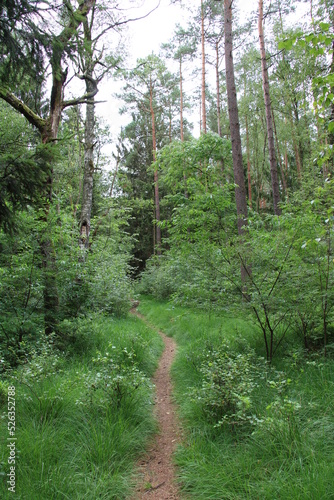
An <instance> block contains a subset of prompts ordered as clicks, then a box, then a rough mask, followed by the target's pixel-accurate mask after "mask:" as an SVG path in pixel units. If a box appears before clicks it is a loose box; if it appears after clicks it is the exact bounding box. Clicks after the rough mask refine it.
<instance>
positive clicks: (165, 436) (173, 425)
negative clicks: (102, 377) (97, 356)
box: [131, 309, 180, 500]
mask: <svg viewBox="0 0 334 500" xmlns="http://www.w3.org/2000/svg"><path fill="white" fill-rule="evenodd" d="M131 312H132V314H135V315H136V316H137V317H139V318H140V319H142V320H144V321H146V320H145V318H144V316H142V315H141V314H140V313H138V312H137V311H136V310H135V309H132V310H131ZM159 334H160V335H161V337H162V339H163V341H164V343H165V349H164V352H163V354H162V356H161V358H160V361H159V366H158V368H157V371H156V372H155V375H154V377H153V383H154V385H155V387H156V399H155V414H156V418H157V420H158V423H159V433H158V434H157V435H156V436H155V438H154V441H153V442H152V443H151V444H150V446H149V449H148V451H147V453H146V455H145V456H144V457H142V459H141V460H140V461H139V463H138V469H139V473H140V474H141V475H142V477H143V479H142V480H141V483H140V485H139V486H138V489H137V491H136V493H135V495H134V496H133V497H132V500H146V499H149V500H152V499H154V500H179V499H180V495H179V492H178V488H177V486H176V484H175V467H174V465H173V463H172V454H173V452H174V450H175V447H176V445H177V442H178V441H179V434H180V429H179V425H178V422H177V417H176V410H175V405H174V403H173V402H172V397H171V395H172V381H171V376H170V367H171V364H172V362H173V359H174V356H175V353H176V343H175V341H174V340H173V339H172V338H170V337H167V336H166V335H165V334H164V333H163V332H160V331H159Z"/></svg>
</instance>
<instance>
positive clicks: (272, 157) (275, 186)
mask: <svg viewBox="0 0 334 500" xmlns="http://www.w3.org/2000/svg"><path fill="white" fill-rule="evenodd" d="M262 22H263V0H259V19H258V29H259V40H260V54H261V68H262V81H263V92H264V102H265V109H266V122H267V133H268V149H269V163H270V173H271V185H272V191H273V204H274V213H275V214H276V215H280V214H281V209H280V206H279V203H280V193H279V182H278V173H277V162H276V153H275V142H274V131H273V123H272V116H271V100H270V91H269V77H268V68H267V60H266V50H265V45H264V35H263V24H262Z"/></svg>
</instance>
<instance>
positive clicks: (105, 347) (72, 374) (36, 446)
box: [0, 317, 163, 500]
mask: <svg viewBox="0 0 334 500" xmlns="http://www.w3.org/2000/svg"><path fill="white" fill-rule="evenodd" d="M81 321H82V323H81V324H80V334H79V335H78V338H77V339H76V340H74V338H72V339H71V340H70V345H69V348H68V349H67V351H65V352H62V351H60V350H59V346H58V347H57V348H56V347H55V346H54V345H53V344H52V342H51V343H50V341H44V342H41V344H40V346H39V347H38V348H36V352H35V353H32V356H31V360H30V363H29V364H27V365H23V366H21V367H20V368H19V369H17V370H16V371H15V372H12V373H8V374H7V378H6V379H5V380H4V381H3V383H2V386H1V391H2V392H5V393H6V387H8V386H9V385H15V387H16V433H15V436H16V438H17V441H16V464H15V466H16V497H17V498H21V499H24V500H30V499H31V500H39V499H40V500H42V499H43V500H44V499H46V498H50V499H51V498H54V499H56V498H57V499H58V498H59V499H62V498H70V499H80V500H81V499H85V498H87V499H92V498H101V499H103V498H104V499H108V500H109V499H117V500H119V499H122V498H123V499H124V498H127V497H128V496H129V495H130V493H131V491H132V487H133V465H134V462H135V460H136V458H137V457H138V454H139V453H140V452H142V451H143V450H144V449H145V445H146V443H147V439H148V437H149V436H150V435H151V434H152V432H154V430H155V422H154V420H153V417H152V411H151V409H152V406H151V405H152V392H153V390H152V389H153V388H152V385H151V382H150V377H151V376H152V374H153V372H154V369H155V367H156V364H157V359H158V357H159V355H160V354H161V351H162V348H163V345H162V341H161V339H160V337H159V336H158V335H157V334H156V333H155V332H154V331H152V330H151V329H150V328H148V327H147V326H145V325H144V324H143V323H142V322H140V321H139V320H138V319H136V318H131V317H129V318H126V319H114V318H110V317H102V318H100V319H97V318H94V321H88V320H81ZM69 326H70V325H67V327H69ZM72 334H73V332H71V335H72ZM79 344H80V348H78V349H76V348H75V347H74V346H75V345H76V347H78V345H79ZM64 346H65V343H64ZM2 400H3V398H1V402H2V403H3V404H2V407H1V412H2V420H1V423H0V426H1V432H0V434H1V444H2V446H1V450H2V451H1V455H0V462H1V466H0V472H1V476H2V478H1V479H2V481H1V483H0V497H1V498H9V494H10V492H8V490H7V484H6V481H7V474H8V472H9V469H8V466H9V465H8V460H7V455H8V453H7V448H6V440H7V437H8V433H7V420H6V399H5V400H4V401H2Z"/></svg>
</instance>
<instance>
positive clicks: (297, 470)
mask: <svg viewBox="0 0 334 500" xmlns="http://www.w3.org/2000/svg"><path fill="white" fill-rule="evenodd" d="M139 309H140V311H141V312H142V313H143V314H145V315H146V316H147V317H148V318H149V320H150V322H151V323H154V324H155V325H157V326H158V327H159V328H161V329H163V330H164V331H165V332H166V333H168V334H169V335H173V336H174V337H175V338H176V340H177V342H178V346H179V348H178V354H177V358H176V361H175V363H174V366H173V377H174V383H175V394H176V398H177V401H178V403H179V406H180V413H181V417H182V421H183V425H184V427H185V433H184V434H185V441H184V443H183V444H182V446H180V447H179V449H178V451H177V453H176V455H175V461H176V463H177V465H178V466H179V468H178V471H179V481H180V484H181V486H182V489H183V491H184V493H185V494H187V495H188V496H189V498H196V499H203V500H207V499H212V500H245V499H251V500H253V499H254V500H255V499H259V500H265V499H268V500H269V499H286V500H292V499H296V500H297V499H298V500H304V499H305V500H308V499H314V500H318V499H326V500H327V499H331V498H334V398H333V389H334V363H333V360H331V359H327V360H324V358H323V357H321V356H320V355H319V356H318V355H317V354H313V355H306V353H305V352H304V351H303V349H302V346H301V345H300V340H299V339H298V338H295V337H294V335H293V333H291V334H290V335H288V336H287V339H286V342H285V343H284V345H282V350H281V354H280V355H279V356H277V357H276V359H274V361H273V363H272V364H271V365H268V363H266V361H265V360H264V357H263V356H264V352H263V351H262V348H263V346H262V339H261V338H260V337H259V335H260V333H259V331H258V329H257V328H256V327H255V326H253V325H251V324H249V323H247V322H246V321H244V320H243V319H242V318H232V317H228V316H215V315H212V314H210V315H209V314H205V313H204V312H203V311H201V312H198V311H195V310H190V309H188V308H182V307H174V306H172V305H171V304H168V303H164V302H158V301H155V300H151V299H149V298H143V299H142V301H141V305H140V308H139ZM221 346H223V348H222V347H221ZM224 351H226V352H224ZM234 360H239V361H240V360H241V361H242V362H245V364H244V365H243V364H242V363H240V364H239V365H238V366H239V367H240V375H239V376H237V377H234V373H233V370H232V368H233V366H234V367H235V366H236V365H235V364H233V361H234ZM228 364H230V365H231V367H232V368H231V370H230V369H228V368H226V366H227V365H228ZM243 366H244V368H243ZM214 367H217V368H215V370H213V368H214ZM210 370H211V371H210ZM212 370H213V371H212ZM229 370H230V371H229ZM219 371H220V372H221V373H223V377H222V378H223V381H222V382H220V383H221V386H219V384H217V383H216V384H215V381H216V380H217V376H218V375H219ZM208 374H209V375H210V374H213V375H212V377H211V378H210V377H209V376H208ZM215 377H216V378H215ZM224 377H225V379H224ZM210 384H211V385H210ZM229 385H233V387H234V390H235V392H237V393H238V392H239V393H240V394H241V396H244V394H245V393H242V390H243V389H245V390H248V387H249V385H251V391H250V392H249V400H248V398H247V401H246V403H247V404H246V405H244V406H242V405H241V404H240V405H239V406H238V404H237V405H236V409H237V410H235V409H234V410H233V411H232V417H231V418H229V420H227V421H224V422H223V423H222V424H221V423H219V419H218V418H217V420H216V421H215V420H214V418H215V417H214V416H215V410H216V409H217V406H219V405H221V407H222V408H227V409H228V408H229V406H228V405H226V404H225V403H224V404H225V406H224V404H223V402H222V399H223V398H230V401H229V403H230V404H232V403H233V401H234V400H233V397H234V396H233V394H232V395H231V394H230V393H229V392H228V391H227V389H226V387H228V386H229ZM217 391H218V392H217ZM219 391H221V392H220V393H219ZM240 391H241V392H240ZM231 392H232V393H233V390H232V391H231ZM217 394H218V396H219V395H221V400H219V397H218V396H217ZM240 394H239V395H240ZM237 395H238V394H237ZM210 398H211V399H210ZM240 401H242V399H240ZM237 402H238V399H237Z"/></svg>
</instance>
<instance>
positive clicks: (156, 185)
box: [150, 79, 161, 255]
mask: <svg viewBox="0 0 334 500" xmlns="http://www.w3.org/2000/svg"><path fill="white" fill-rule="evenodd" d="M150 111H151V122H152V145H153V161H155V160H156V158H157V141H156V133H155V114H154V108H153V87H152V81H151V79H150ZM154 205H155V219H156V221H157V224H156V239H155V245H156V251H157V255H160V254H161V229H160V226H159V222H160V200H159V179H158V171H157V170H155V171H154Z"/></svg>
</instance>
